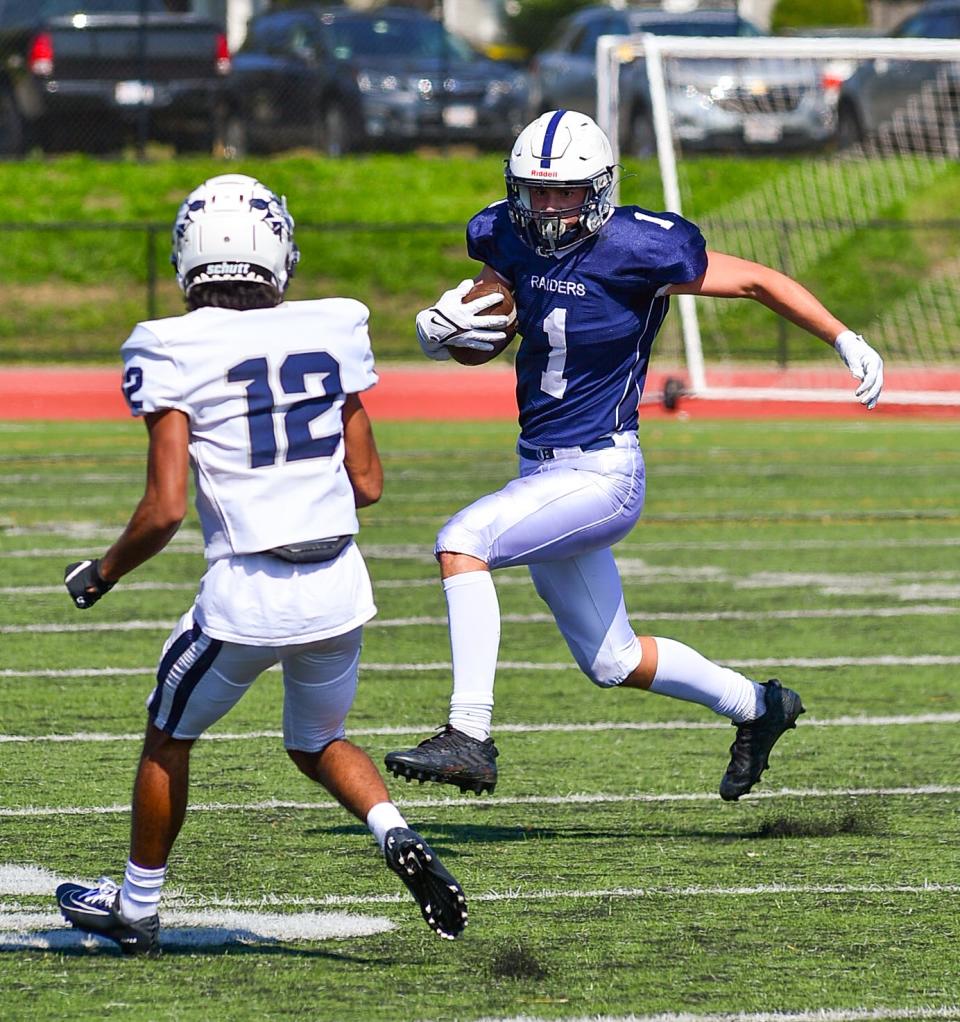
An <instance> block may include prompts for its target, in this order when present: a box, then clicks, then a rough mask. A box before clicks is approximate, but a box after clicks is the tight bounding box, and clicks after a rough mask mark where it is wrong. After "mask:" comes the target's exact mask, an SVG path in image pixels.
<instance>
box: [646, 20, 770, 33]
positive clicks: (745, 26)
mask: <svg viewBox="0 0 960 1022" xmlns="http://www.w3.org/2000/svg"><path fill="white" fill-rule="evenodd" d="M633 28H634V31H635V32H649V33H650V34H651V35H682V36H741V35H745V36H755V35H759V32H758V31H757V29H755V28H754V27H753V25H751V24H750V22H748V21H740V20H734V19H732V18H723V19H720V18H718V19H717V20H716V21H707V20H706V19H704V20H697V21H654V22H650V23H646V24H645V23H644V22H643V21H642V20H639V21H637V22H636V23H635V25H634V26H633Z"/></svg>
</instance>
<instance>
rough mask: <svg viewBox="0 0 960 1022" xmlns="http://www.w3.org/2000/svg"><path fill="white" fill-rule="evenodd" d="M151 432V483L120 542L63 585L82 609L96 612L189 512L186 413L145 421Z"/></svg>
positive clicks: (70, 571)
mask: <svg viewBox="0 0 960 1022" xmlns="http://www.w3.org/2000/svg"><path fill="white" fill-rule="evenodd" d="M144 419H145V422H146V426H147V431H148V433H149V437H150V439H149V447H148V451H147V482H146V486H145V488H144V493H143V496H142V497H141V498H140V503H139V504H138V505H137V508H136V510H135V511H134V512H133V515H132V516H131V517H130V521H129V522H128V523H127V527H126V528H125V529H124V530H123V532H122V533H121V535H120V537H119V539H117V541H116V542H115V543H114V544H113V546H111V547H110V549H109V550H108V551H107V552H106V553H105V554H104V555H103V557H102V558H100V559H99V560H96V561H79V562H77V563H75V564H71V565H68V567H67V569H66V572H65V575H64V582H65V584H66V587H67V591H68V592H69V593H70V595H71V597H72V598H73V601H74V603H75V604H76V606H77V607H79V608H80V609H86V608H87V607H92V606H93V604H94V603H96V602H97V600H99V599H100V597H101V596H103V595H104V594H105V593H107V592H109V591H110V590H111V589H112V588H113V586H114V585H115V584H116V583H117V581H119V579H121V578H122V577H123V576H124V575H126V574H128V573H129V572H131V571H133V569H134V568H137V567H139V566H140V565H141V564H143V562H144V561H147V560H149V559H150V558H151V557H153V556H154V554H157V553H159V552H160V551H161V550H162V549H163V548H164V547H165V546H166V545H167V543H169V542H170V540H171V539H172V538H173V536H174V534H175V533H176V531H177V529H178V528H179V527H180V523H181V522H182V521H183V518H184V516H185V515H186V513H187V496H188V491H189V483H188V472H189V466H190V456H189V442H190V424H189V420H188V419H187V416H186V415H184V413H183V412H180V411H176V410H174V409H165V410H163V411H159V412H150V413H148V414H147V415H146V416H144Z"/></svg>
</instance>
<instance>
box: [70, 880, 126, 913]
mask: <svg viewBox="0 0 960 1022" xmlns="http://www.w3.org/2000/svg"><path fill="white" fill-rule="evenodd" d="M119 890H120V888H119V887H117V885H116V884H115V883H114V882H113V881H112V880H111V879H110V878H109V877H100V879H99V880H98V881H97V886H96V887H93V888H91V889H90V890H89V891H88V892H87V893H86V894H82V895H81V896H80V898H79V900H80V901H83V902H85V903H86V904H88V905H102V906H103V907H104V908H109V907H110V906H111V905H113V903H114V902H115V901H116V900H117V891H119Z"/></svg>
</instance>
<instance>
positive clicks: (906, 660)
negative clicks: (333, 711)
mask: <svg viewBox="0 0 960 1022" xmlns="http://www.w3.org/2000/svg"><path fill="white" fill-rule="evenodd" d="M721 660H722V662H723V664H724V665H726V666H727V667H742V668H752V667H758V668H763V669H764V670H766V669H768V668H772V669H777V668H780V667H796V668H799V669H803V670H819V669H822V668H833V667H953V666H956V665H958V664H960V656H941V655H939V654H929V655H920V656H893V655H889V656H873V657H865V656H861V657H857V656H852V657H764V658H762V659H727V658H721ZM497 668H498V670H505V671H548V672H550V673H552V674H556V673H557V672H559V671H576V670H579V668H578V667H577V666H576V665H575V664H572V663H569V662H563V663H537V662H534V661H531V660H501V661H499V663H498V664H497ZM274 670H275V668H274ZM450 670H451V664H450V661H449V660H438V661H436V662H434V663H424V664H411V663H396V664H390V663H371V662H367V661H361V664H360V673H361V674H364V673H370V674H373V673H378V674H422V673H429V672H431V671H445V672H449V671H450ZM155 673H156V666H151V667H78V668H70V669H65V670H53V669H49V670H44V669H41V670H30V671H27V670H16V669H11V668H5V669H3V670H0V678H106V677H125V676H128V677H133V676H137V677H142V676H143V675H145V674H148V675H152V674H155Z"/></svg>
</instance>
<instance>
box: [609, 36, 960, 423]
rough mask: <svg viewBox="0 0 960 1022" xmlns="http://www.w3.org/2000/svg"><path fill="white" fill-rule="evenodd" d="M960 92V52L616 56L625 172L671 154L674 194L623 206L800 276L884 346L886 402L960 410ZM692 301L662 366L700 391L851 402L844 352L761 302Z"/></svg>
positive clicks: (705, 48) (635, 187) (646, 40)
mask: <svg viewBox="0 0 960 1022" xmlns="http://www.w3.org/2000/svg"><path fill="white" fill-rule="evenodd" d="M958 96H960V40H957V41H954V40H920V39H895V40H893V39H870V38H854V39H840V38H830V37H826V38H752V39H743V38H689V37H669V36H654V35H642V36H630V37H623V36H604V37H601V38H600V40H599V41H598V45H597V111H598V121H599V123H600V125H601V126H602V127H603V128H604V129H605V130H606V132H607V134H608V135H609V136H610V139H611V142H612V144H613V146H614V153H615V155H616V156H617V159H618V160H619V159H620V158H621V155H634V154H636V155H643V154H644V152H647V151H649V152H655V153H656V156H657V159H658V164H659V172H660V181H661V184H662V195H658V194H650V193H649V190H648V189H645V190H644V192H643V193H641V187H642V180H643V175H642V173H641V174H640V175H637V176H634V175H630V174H625V175H624V176H623V179H622V181H621V183H620V194H619V196H618V198H619V201H621V202H626V203H630V204H636V205H640V206H644V207H646V208H648V209H649V208H664V209H668V210H672V211H674V212H677V213H681V214H682V215H684V216H685V217H687V218H688V219H690V220H693V221H694V222H695V223H697V224H698V225H699V226H700V227H701V229H702V230H703V233H704V235H705V236H706V239H707V245H708V247H709V248H712V249H714V250H716V251H721V252H728V253H730V254H733V255H738V256H741V257H743V258H746V259H752V260H755V261H757V262H761V263H765V264H767V265H770V266H774V267H777V268H779V269H781V270H783V271H784V272H786V273H788V274H790V275H791V276H793V277H796V278H797V279H799V280H800V281H801V282H802V283H804V284H805V285H806V286H807V287H809V288H810V290H812V291H813V292H814V293H815V294H816V295H817V296H818V297H819V298H820V299H821V300H822V301H823V302H824V304H825V305H826V306H827V307H828V308H829V309H830V310H831V311H832V312H833V313H835V315H837V316H838V318H840V319H841V320H842V321H843V322H845V323H846V324H847V325H848V326H849V327H850V328H851V329H853V330H855V331H857V332H858V333H862V334H863V335H864V336H865V337H866V338H867V340H868V341H869V342H870V343H871V344H872V345H873V346H874V347H876V348H877V349H878V350H879V351H880V352H881V354H882V355H883V357H884V361H885V375H886V377H887V385H886V387H885V390H884V397H883V398H882V401H883V403H885V404H891V403H909V404H931V405H960V243H958V241H960V109H958ZM640 166H641V167H643V166H644V165H643V164H641V165H640ZM661 203H662V205H661ZM678 304H679V311H680V316H679V324H678V326H679V328H677V327H674V328H673V329H672V331H667V333H666V335H665V336H664V337H663V338H662V340H663V342H664V344H663V345H660V347H659V351H658V361H659V362H660V363H661V364H664V363H666V364H670V363H671V361H672V360H673V359H675V360H676V362H675V364H676V365H678V366H682V368H683V373H682V376H683V378H684V385H685V388H686V390H687V391H688V392H691V393H695V394H697V395H698V396H702V397H705V398H711V397H718V398H728V399H729V398H760V399H763V398H776V399H781V400H783V399H785V400H804V401H807V400H824V401H850V400H851V387H850V385H851V380H850V377H849V375H848V374H847V372H846V370H845V368H844V367H843V365H842V364H841V363H840V361H839V359H838V358H837V356H836V354H835V353H834V352H832V351H831V350H830V348H829V347H828V346H827V345H823V344H821V343H819V342H818V341H817V340H816V339H815V338H812V337H811V336H810V335H809V334H807V333H805V332H804V331H802V330H800V329H799V328H797V327H794V326H793V325H791V324H789V323H786V321H784V320H782V319H781V317H779V316H776V315H774V314H773V313H771V312H769V310H767V309H764V308H761V307H760V306H759V305H758V304H757V303H755V302H743V301H729V300H725V299H710V298H696V299H694V298H692V297H689V296H681V297H680V298H679V301H678ZM675 322H676V321H675ZM658 344H659V342H658ZM665 349H666V350H665Z"/></svg>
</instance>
